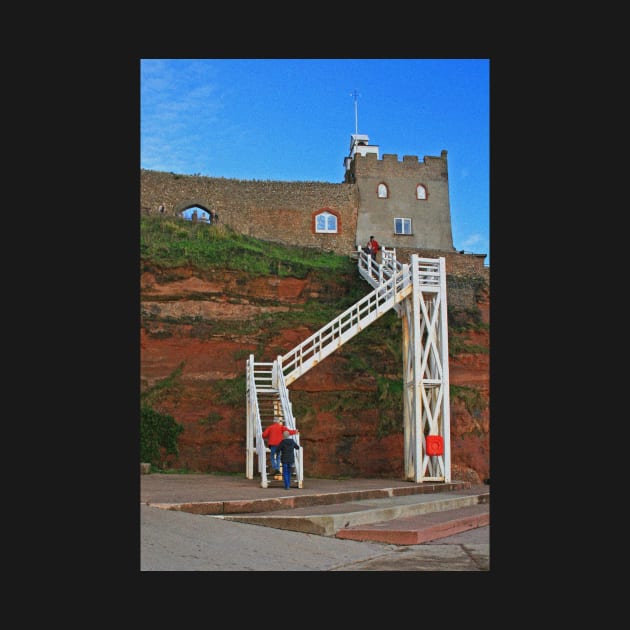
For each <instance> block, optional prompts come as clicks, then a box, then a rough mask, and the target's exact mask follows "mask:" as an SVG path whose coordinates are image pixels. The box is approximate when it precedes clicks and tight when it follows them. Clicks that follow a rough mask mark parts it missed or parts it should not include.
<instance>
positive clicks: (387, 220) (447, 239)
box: [344, 134, 455, 252]
mask: <svg viewBox="0 0 630 630" xmlns="http://www.w3.org/2000/svg"><path fill="white" fill-rule="evenodd" d="M378 152H379V151H378V146H375V145H370V144H369V138H368V136H366V135H365V134H353V135H352V136H351V139H350V155H349V156H348V157H346V158H345V160H344V166H345V168H346V172H345V178H344V183H347V184H355V185H356V187H357V188H358V196H359V212H358V217H357V229H356V244H357V246H361V247H362V246H364V245H365V244H366V243H367V241H368V239H369V237H370V236H371V235H374V236H375V237H376V240H377V241H378V242H379V243H380V244H381V246H385V247H396V248H400V249H403V248H408V249H416V248H417V249H429V250H441V251H444V252H453V251H455V248H454V247H453V234H452V229H451V210H450V202H449V194H448V164H447V161H446V155H447V152H446V151H444V150H443V151H442V153H441V155H440V157H430V156H425V157H424V161H423V162H420V161H419V159H418V157H417V156H414V155H405V156H403V159H402V162H401V161H399V160H398V156H397V155H395V154H384V155H383V159H382V160H380V159H379V156H378Z"/></svg>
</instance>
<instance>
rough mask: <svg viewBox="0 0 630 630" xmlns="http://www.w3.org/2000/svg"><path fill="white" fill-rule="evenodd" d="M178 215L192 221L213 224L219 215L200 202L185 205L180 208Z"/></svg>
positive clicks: (216, 221)
mask: <svg viewBox="0 0 630 630" xmlns="http://www.w3.org/2000/svg"><path fill="white" fill-rule="evenodd" d="M179 216H180V217H181V218H182V219H184V220H186V221H192V222H193V223H207V224H209V225H213V224H215V223H218V221H219V215H218V214H217V213H216V212H215V211H214V210H213V209H212V208H207V207H205V206H203V205H201V204H193V205H190V206H186V207H185V208H184V209H183V210H180V212H179Z"/></svg>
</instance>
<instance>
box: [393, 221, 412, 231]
mask: <svg viewBox="0 0 630 630" xmlns="http://www.w3.org/2000/svg"><path fill="white" fill-rule="evenodd" d="M399 222H400V223H399ZM399 224H400V228H401V229H400V230H399V229H398V226H399ZM394 234H413V232H412V230H411V219H407V218H404V217H395V218H394Z"/></svg>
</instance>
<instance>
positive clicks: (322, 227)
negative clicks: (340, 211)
mask: <svg viewBox="0 0 630 630" xmlns="http://www.w3.org/2000/svg"><path fill="white" fill-rule="evenodd" d="M315 231H316V232H319V233H322V232H324V233H331V232H332V233H334V234H336V233H337V217H336V216H335V215H334V214H331V213H330V212H320V213H319V214H318V215H317V216H316V217H315Z"/></svg>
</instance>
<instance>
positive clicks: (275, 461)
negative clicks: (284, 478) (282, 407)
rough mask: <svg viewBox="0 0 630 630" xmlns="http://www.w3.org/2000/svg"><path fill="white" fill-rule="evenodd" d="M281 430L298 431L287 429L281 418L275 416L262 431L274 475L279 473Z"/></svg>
mask: <svg viewBox="0 0 630 630" xmlns="http://www.w3.org/2000/svg"><path fill="white" fill-rule="evenodd" d="M283 431H288V432H289V435H295V434H296V433H299V431H298V430H297V429H288V428H287V427H285V426H284V425H283V424H282V419H281V418H278V416H275V417H274V419H273V424H270V425H269V426H268V427H267V428H266V429H265V430H264V431H263V433H262V436H263V440H265V439H266V440H267V444H268V445H269V450H270V455H271V467H272V468H273V469H274V472H275V474H276V475H279V474H280V449H279V447H280V442H282V440H283V435H282V433H283Z"/></svg>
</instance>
